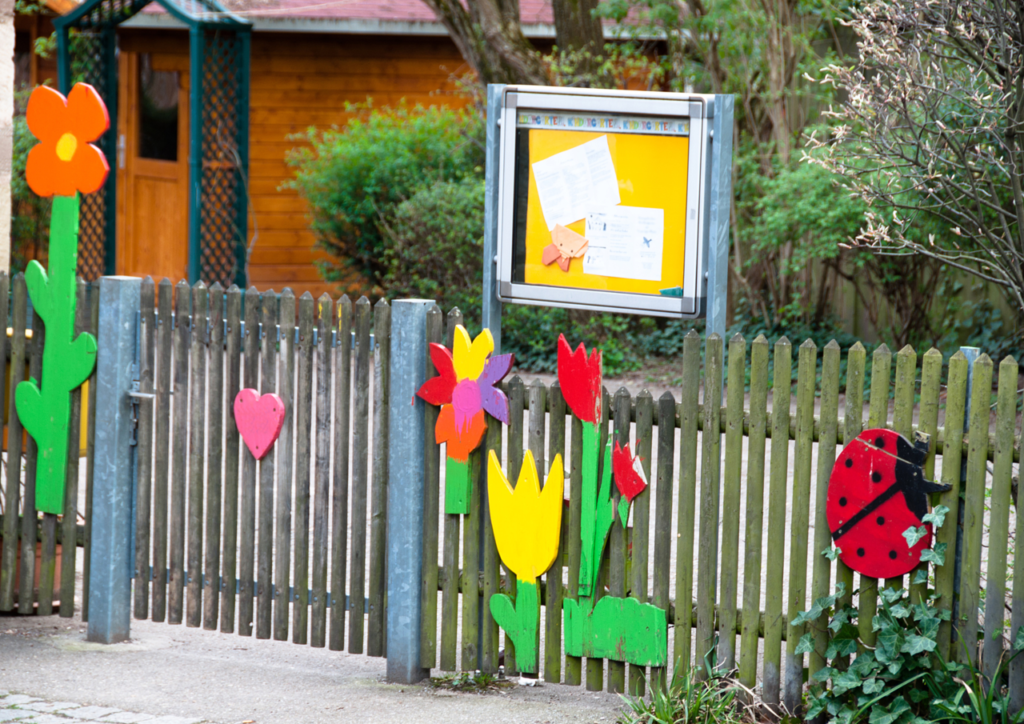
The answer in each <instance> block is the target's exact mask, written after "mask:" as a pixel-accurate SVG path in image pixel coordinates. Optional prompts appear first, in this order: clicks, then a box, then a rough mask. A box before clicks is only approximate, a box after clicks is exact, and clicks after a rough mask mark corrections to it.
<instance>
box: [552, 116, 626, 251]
mask: <svg viewBox="0 0 1024 724" xmlns="http://www.w3.org/2000/svg"><path fill="white" fill-rule="evenodd" d="M533 177H534V179H535V180H536V182H537V193H538V195H539V196H540V207H541V210H542V211H543V212H544V221H545V223H547V225H548V230H549V231H550V230H551V229H554V228H555V225H556V224H561V225H562V226H568V225H569V224H571V223H573V222H574V221H579V220H580V219H582V218H583V217H584V216H586V213H587V210H588V209H595V208H598V209H600V208H605V207H609V206H616V205H618V203H619V201H620V198H619V182H618V180H617V179H616V178H615V165H614V164H613V163H612V154H611V151H609V149H608V136H601V137H599V138H595V139H594V140H592V141H587V142H586V143H584V144H581V145H579V146H577V147H576V148H570V149H569V150H568V151H562V152H561V153H556V154H555V155H554V156H551V157H549V158H546V159H544V160H543V161H537V162H536V163H535V164H533Z"/></svg>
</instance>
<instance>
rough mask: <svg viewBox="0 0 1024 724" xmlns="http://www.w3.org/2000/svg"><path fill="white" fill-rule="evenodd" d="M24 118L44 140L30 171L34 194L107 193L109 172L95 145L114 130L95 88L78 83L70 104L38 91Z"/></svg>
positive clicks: (44, 89)
mask: <svg viewBox="0 0 1024 724" xmlns="http://www.w3.org/2000/svg"><path fill="white" fill-rule="evenodd" d="M25 115H26V120H27V121H28V128H29V130H30V131H32V135H33V136H35V137H36V138H38V139H39V143H38V144H37V145H35V146H34V147H33V148H32V150H31V151H29V154H28V161H27V163H26V166H25V180H26V181H28V185H29V188H31V189H32V190H33V191H34V192H35V193H37V194H39V195H40V196H53V195H57V196H74V195H75V194H76V193H77V192H81V193H83V194H91V193H95V192H96V191H99V190H100V189H101V188H102V187H103V184H104V182H105V181H106V180H107V174H108V173H109V172H110V166H109V165H108V164H107V159H106V158H105V157H104V155H103V152H102V151H100V149H98V148H97V147H96V146H94V145H92V141H96V140H98V139H99V137H100V136H102V135H103V134H104V133H105V132H106V130H107V129H108V128H110V116H109V115H108V113H107V108H106V106H105V105H104V104H103V101H102V99H101V98H100V96H99V93H97V92H96V89H95V88H93V87H92V86H91V85H89V84H87V83H78V84H77V85H75V87H74V88H72V89H71V92H70V93H69V94H68V97H67V99H66V100H65V98H64V96H62V95H61V94H60V93H58V92H57V91H55V90H54V89H53V88H49V87H47V86H38V87H37V88H36V89H35V90H34V91H32V95H31V96H30V97H29V100H28V109H27V111H26V114H25Z"/></svg>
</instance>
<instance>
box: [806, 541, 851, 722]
mask: <svg viewBox="0 0 1024 724" xmlns="http://www.w3.org/2000/svg"><path fill="white" fill-rule="evenodd" d="M842 552H843V551H842V550H840V549H839V548H837V547H832V548H826V549H825V550H823V551H822V552H821V555H823V556H825V557H826V558H828V559H829V560H830V561H834V560H835V559H836V558H838V557H839V554H840V553H842ZM840 585H842V584H840ZM810 718H813V717H810Z"/></svg>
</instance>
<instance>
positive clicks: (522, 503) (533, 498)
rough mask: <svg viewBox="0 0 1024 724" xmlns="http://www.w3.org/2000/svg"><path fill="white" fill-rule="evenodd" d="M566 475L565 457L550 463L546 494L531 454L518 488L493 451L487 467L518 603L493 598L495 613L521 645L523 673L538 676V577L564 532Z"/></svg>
mask: <svg viewBox="0 0 1024 724" xmlns="http://www.w3.org/2000/svg"><path fill="white" fill-rule="evenodd" d="M564 490H565V473H564V470H563V468H562V456H561V455H556V456H555V459H554V460H553V461H552V462H551V470H550V471H549V472H548V479H547V483H546V484H545V485H544V489H543V490H541V487H540V481H539V480H538V479H537V465H536V463H535V462H534V459H533V454H532V453H531V452H530V451H529V450H527V451H526V459H525V460H524V461H523V466H522V469H521V470H520V471H519V481H518V483H517V484H516V487H515V488H513V487H512V486H511V485H509V483H508V479H507V478H506V477H505V473H504V472H503V471H502V469H501V463H500V462H499V461H498V456H497V455H495V454H494V451H493V450H492V451H491V452H490V456H489V458H488V466H487V492H488V498H489V501H490V512H491V525H492V527H493V528H494V541H495V543H496V544H497V546H498V554H499V555H500V556H501V561H502V563H504V564H505V565H506V566H507V567H508V568H509V570H511V571H512V572H513V573H515V574H516V578H517V579H518V580H517V586H516V600H515V601H514V602H513V601H512V599H511V598H510V597H509V596H507V595H505V594H504V593H496V594H494V595H493V596H491V600H490V607H491V614H492V615H493V616H494V620H495V621H497V622H498V625H499V626H501V627H502V628H503V629H505V633H506V634H507V635H508V636H509V637H511V638H512V642H513V643H514V644H515V647H516V662H517V663H518V665H519V669H520V670H521V671H523V672H524V673H537V668H538V666H537V650H538V647H539V641H540V639H539V634H540V597H539V596H538V595H537V578H538V576H540V575H542V574H543V573H544V572H545V571H547V570H548V569H549V568H550V567H551V564H552V563H554V562H555V558H556V556H557V555H558V541H559V537H560V535H561V528H562V507H563V505H564V503H563V502H562V496H563V493H564Z"/></svg>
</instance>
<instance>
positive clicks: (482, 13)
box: [424, 0, 547, 85]
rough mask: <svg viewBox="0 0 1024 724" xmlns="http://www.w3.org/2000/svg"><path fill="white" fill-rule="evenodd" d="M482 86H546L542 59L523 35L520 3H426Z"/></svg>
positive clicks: (445, 0) (457, 0) (471, 0)
mask: <svg viewBox="0 0 1024 724" xmlns="http://www.w3.org/2000/svg"><path fill="white" fill-rule="evenodd" d="M424 2H426V4H427V6H429V7H430V9H431V10H433V11H434V15H435V16H436V17H437V19H438V20H439V21H441V23H443V24H444V26H445V28H447V30H448V34H449V35H450V36H451V38H452V41H453V42H454V43H455V46H456V47H457V48H458V49H459V52H460V53H461V54H462V57H463V58H464V59H465V61H466V62H467V63H469V65H470V67H472V68H473V70H474V71H476V74H477V76H478V77H479V80H480V82H481V83H482V84H484V85H486V84H487V83H524V84H532V85H543V84H544V83H546V82H547V73H546V72H545V69H544V64H543V62H542V61H541V56H540V54H539V53H538V52H537V50H536V49H535V48H534V47H533V45H531V44H530V41H529V40H527V39H526V36H525V35H523V30H522V25H521V23H520V19H519V0H469V2H468V3H467V5H468V8H467V7H464V6H463V4H462V3H461V2H460V0H424Z"/></svg>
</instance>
